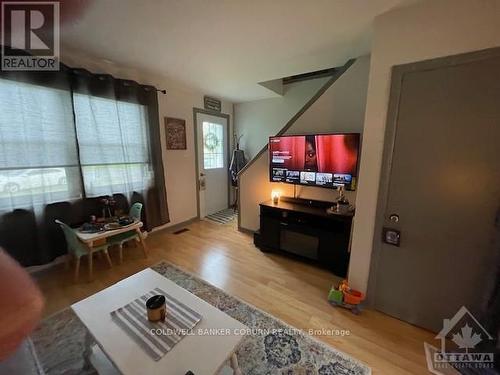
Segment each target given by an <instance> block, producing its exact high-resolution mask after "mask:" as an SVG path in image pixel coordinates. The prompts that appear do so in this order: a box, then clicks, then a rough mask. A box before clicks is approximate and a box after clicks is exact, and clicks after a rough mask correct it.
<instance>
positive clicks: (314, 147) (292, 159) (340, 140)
mask: <svg viewBox="0 0 500 375" xmlns="http://www.w3.org/2000/svg"><path fill="white" fill-rule="evenodd" d="M359 139H360V136H359V134H358V133H349V134H318V135H287V136H280V137H270V138H269V160H270V165H269V178H270V180H271V181H273V182H287V183H291V184H300V185H313V186H320V187H329V188H332V187H336V186H345V187H346V189H352V188H353V185H354V184H353V178H355V177H356V176H357V173H358V154H359Z"/></svg>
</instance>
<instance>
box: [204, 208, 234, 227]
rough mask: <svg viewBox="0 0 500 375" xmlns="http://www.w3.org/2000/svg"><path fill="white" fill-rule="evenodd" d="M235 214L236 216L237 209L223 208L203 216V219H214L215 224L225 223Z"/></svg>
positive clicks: (231, 219)
mask: <svg viewBox="0 0 500 375" xmlns="http://www.w3.org/2000/svg"><path fill="white" fill-rule="evenodd" d="M236 216H238V211H235V210H233V209H232V208H227V209H225V210H222V211H219V212H216V213H215V214H211V215H207V216H205V219H207V220H210V221H214V222H216V223H217V224H227V223H229V222H231V221H233V220H234V219H235V218H236Z"/></svg>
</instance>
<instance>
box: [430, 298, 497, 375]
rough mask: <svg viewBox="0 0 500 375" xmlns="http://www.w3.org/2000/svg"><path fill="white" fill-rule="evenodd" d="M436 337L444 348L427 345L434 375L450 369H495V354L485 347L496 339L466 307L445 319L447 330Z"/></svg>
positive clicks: (439, 374)
mask: <svg viewBox="0 0 500 375" xmlns="http://www.w3.org/2000/svg"><path fill="white" fill-rule="evenodd" d="M435 338H436V340H440V341H441V349H438V348H436V347H434V346H432V345H429V344H427V343H424V350H425V356H426V360H427V367H428V369H429V371H430V372H431V373H433V374H437V375H441V374H444V371H445V370H446V369H450V368H454V369H463V368H470V369H487V368H493V363H494V360H493V359H494V354H493V353H485V352H484V345H481V344H484V343H485V342H486V341H488V340H493V337H491V335H490V334H489V333H488V332H487V331H486V330H485V329H484V327H483V326H482V325H481V324H480V323H479V322H478V321H477V319H476V318H475V317H474V315H472V314H471V312H470V311H469V310H467V308H466V307H465V306H462V307H461V308H460V310H458V312H457V313H456V314H455V315H454V316H453V318H451V319H444V320H443V329H442V330H441V331H440V332H439V333H438V334H437V336H436V337H435Z"/></svg>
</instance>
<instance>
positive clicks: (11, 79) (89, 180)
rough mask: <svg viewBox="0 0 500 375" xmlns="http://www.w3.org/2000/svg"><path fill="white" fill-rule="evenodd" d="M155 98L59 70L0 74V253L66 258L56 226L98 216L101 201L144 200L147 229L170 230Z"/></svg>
mask: <svg viewBox="0 0 500 375" xmlns="http://www.w3.org/2000/svg"><path fill="white" fill-rule="evenodd" d="M159 126H160V125H159V114H158V97H157V90H156V88H155V87H153V86H147V85H141V84H139V83H137V82H135V81H130V80H121V79H116V78H114V77H112V76H110V75H103V74H92V73H91V72H88V71H86V70H84V69H74V68H69V67H67V66H65V65H64V64H61V70H60V71H56V72H41V71H40V72H24V71H14V72H5V71H0V246H2V247H4V248H5V249H7V251H8V252H9V253H10V254H11V255H13V256H14V258H16V259H17V260H18V261H19V262H20V263H21V264H23V265H25V266H31V265H36V264H44V263H47V262H50V261H51V260H53V259H55V258H56V257H58V256H60V255H62V254H64V253H65V252H66V244H65V242H64V237H63V236H62V233H61V232H60V228H58V227H57V226H56V225H55V224H54V219H63V221H65V222H67V223H68V224H75V225H77V224H80V223H82V222H83V221H85V220H88V219H89V216H90V215H100V213H101V210H100V203H99V200H98V199H95V198H98V197H100V196H104V195H114V194H117V201H118V202H120V205H121V206H122V207H123V208H125V209H126V207H127V205H129V204H131V203H134V202H141V203H143V205H144V208H143V218H142V219H143V222H144V227H145V228H146V229H150V228H154V227H156V226H159V225H162V224H166V223H168V222H169V215H168V205H167V197H166V188H165V180H164V170H163V164H162V158H161V142H160V134H159V132H160V128H159Z"/></svg>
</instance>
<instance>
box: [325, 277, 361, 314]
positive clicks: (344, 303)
mask: <svg viewBox="0 0 500 375" xmlns="http://www.w3.org/2000/svg"><path fill="white" fill-rule="evenodd" d="M364 299H365V295H364V294H363V293H361V292H359V291H357V290H354V289H351V288H350V287H349V284H348V283H347V280H343V281H342V282H341V283H340V284H339V285H338V286H337V288H335V287H334V286H332V288H331V289H330V293H328V302H330V303H331V304H332V305H333V306H340V307H343V308H345V309H348V310H351V312H352V313H353V314H355V315H358V314H359V313H360V312H361V308H360V303H361V302H362V301H363V300H364Z"/></svg>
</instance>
